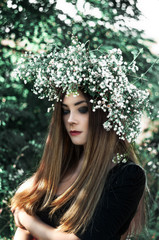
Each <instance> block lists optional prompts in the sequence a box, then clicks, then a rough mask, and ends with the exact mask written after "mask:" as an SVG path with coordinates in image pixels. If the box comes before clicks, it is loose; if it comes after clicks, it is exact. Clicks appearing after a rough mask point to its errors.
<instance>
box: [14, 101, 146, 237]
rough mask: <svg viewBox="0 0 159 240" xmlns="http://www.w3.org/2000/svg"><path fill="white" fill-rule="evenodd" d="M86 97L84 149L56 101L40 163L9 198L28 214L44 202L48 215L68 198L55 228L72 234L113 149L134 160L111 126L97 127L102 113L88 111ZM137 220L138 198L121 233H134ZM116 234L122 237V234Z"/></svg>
mask: <svg viewBox="0 0 159 240" xmlns="http://www.w3.org/2000/svg"><path fill="white" fill-rule="evenodd" d="M86 100H87V102H88V109H89V133H88V140H87V143H86V145H85V148H84V149H83V147H82V146H75V145H73V144H72V142H71V140H70V138H69V136H68V134H67V132H66V130H65V127H64V124H63V120H62V112H61V103H57V104H56V106H55V110H54V113H53V117H52V119H51V123H50V126H49V132H48V137H47V140H46V144H45V148H44V153H43V156H42V159H41V162H40V165H39V167H38V169H37V171H36V172H35V174H34V175H33V177H32V178H31V179H32V181H31V180H28V181H27V182H29V186H27V187H26V188H25V189H23V190H21V191H17V193H16V194H15V195H14V197H13V198H12V201H11V205H12V207H13V208H16V207H19V208H24V209H25V211H26V212H27V213H29V214H31V215H34V214H35V213H36V212H37V211H42V210H44V209H45V208H48V207H49V208H50V216H52V215H53V213H54V212H55V211H56V210H57V209H59V208H60V207H62V206H63V205H64V204H65V203H66V202H68V201H69V200H71V201H72V202H71V205H70V207H69V209H68V210H67V211H66V213H65V214H64V215H63V216H62V218H61V219H60V225H59V227H58V228H59V229H60V230H62V231H67V232H74V233H76V232H77V231H78V230H83V231H84V230H85V228H86V226H87V225H88V223H89V221H90V219H91V218H92V216H93V213H94V211H95V208H96V206H97V203H98V201H99V199H100V197H101V195H102V191H103V188H104V184H105V181H106V178H107V174H108V172H109V170H110V169H111V163H112V161H111V160H112V158H113V156H114V154H115V153H117V152H118V153H122V154H123V153H127V154H128V157H129V159H131V160H132V161H134V162H137V158H136V155H135V153H134V151H133V148H132V146H131V145H130V144H129V143H128V142H127V141H126V140H120V139H119V138H118V136H117V135H116V133H115V132H114V131H113V130H111V131H105V130H104V129H103V122H105V120H106V114H105V113H104V112H103V111H102V110H100V109H98V110H96V112H95V113H94V112H92V110H91V109H92V106H91V103H90V102H89V99H88V97H86ZM82 153H83V154H84V160H83V165H82V169H81V171H80V173H79V176H78V177H77V179H76V180H75V182H74V183H73V184H72V185H71V186H70V187H69V188H68V189H67V190H66V191H65V192H64V193H63V194H62V195H60V196H58V197H56V198H55V196H56V191H57V188H58V185H59V182H60V180H61V179H62V178H63V176H64V175H65V174H66V173H67V172H68V171H70V170H73V169H74V168H75V167H76V166H77V164H78V162H79V160H80V158H81V155H82ZM24 185H25V184H24ZM134 222H135V223H137V224H134ZM143 222H144V210H143V200H141V201H140V204H139V208H138V211H137V214H136V215H135V217H134V219H133V221H132V224H130V228H129V231H128V233H127V234H126V235H128V234H129V233H132V230H133V232H137V230H138V226H139V225H142V223H143ZM122 239H126V236H123V238H122Z"/></svg>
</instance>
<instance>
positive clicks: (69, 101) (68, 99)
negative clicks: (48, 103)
mask: <svg viewBox="0 0 159 240" xmlns="http://www.w3.org/2000/svg"><path fill="white" fill-rule="evenodd" d="M78 94H79V95H77V96H75V95H73V93H71V94H69V95H65V97H64V99H63V101H62V103H63V104H65V105H74V104H75V103H77V102H80V101H86V98H85V97H84V95H83V94H82V93H80V92H79V93H78Z"/></svg>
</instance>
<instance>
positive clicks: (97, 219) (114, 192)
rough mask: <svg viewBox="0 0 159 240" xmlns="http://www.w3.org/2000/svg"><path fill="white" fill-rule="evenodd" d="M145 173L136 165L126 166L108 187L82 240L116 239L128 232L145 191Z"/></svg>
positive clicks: (80, 236) (81, 236) (81, 237)
mask: <svg viewBox="0 0 159 240" xmlns="http://www.w3.org/2000/svg"><path fill="white" fill-rule="evenodd" d="M145 179H146V178H145V173H144V170H143V169H142V168H141V167H140V166H138V165H136V164H128V165H125V166H123V167H122V168H121V169H120V170H119V171H118V172H117V174H116V175H115V177H114V178H112V179H110V180H109V181H108V182H109V184H107V185H106V187H105V188H104V192H103V195H102V197H101V199H100V201H99V204H98V205H97V208H96V211H95V213H94V215H93V218H92V220H91V222H90V224H89V225H88V227H87V229H86V231H85V232H84V233H83V234H82V233H80V232H78V233H77V236H78V237H79V238H80V239H81V240H99V239H100V240H116V239H120V236H121V235H122V234H123V233H124V232H125V231H126V230H127V228H128V226H129V224H130V222H131V220H132V218H133V216H134V214H135V212H136V209H137V206H138V203H139V201H140V198H141V196H142V194H143V191H144V188H145Z"/></svg>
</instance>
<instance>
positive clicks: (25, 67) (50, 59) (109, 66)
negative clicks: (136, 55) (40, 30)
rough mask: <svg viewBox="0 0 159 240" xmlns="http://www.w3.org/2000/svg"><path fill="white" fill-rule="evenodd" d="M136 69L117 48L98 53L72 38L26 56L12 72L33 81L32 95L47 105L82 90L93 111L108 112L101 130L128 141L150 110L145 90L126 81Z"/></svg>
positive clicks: (138, 130) (134, 135)
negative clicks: (42, 51)
mask: <svg viewBox="0 0 159 240" xmlns="http://www.w3.org/2000/svg"><path fill="white" fill-rule="evenodd" d="M137 70H138V67H137V66H136V62H135V60H134V61H132V62H131V63H130V64H128V63H126V62H125V61H124V60H123V56H122V52H121V50H120V49H116V48H115V49H112V50H109V51H108V52H107V53H103V54H101V53H100V54H99V51H98V50H97V51H95V50H93V51H90V50H88V49H87V48H86V44H83V43H81V42H79V41H78V39H77V38H76V37H72V41H71V45H70V46H69V47H64V48H63V49H60V50H59V49H58V48H57V47H55V46H54V47H53V48H52V49H51V50H49V51H48V52H45V53H41V54H32V53H26V54H25V55H24V56H23V57H22V58H21V60H20V63H19V64H18V67H17V69H16V73H17V74H18V76H19V77H20V78H21V79H23V80H24V82H25V83H27V82H28V81H33V82H34V87H33V92H34V93H35V94H37V95H38V96H39V98H41V99H43V98H47V99H48V101H50V102H54V101H56V102H57V101H61V96H62V94H63V93H66V94H67V95H69V94H70V93H73V94H74V96H76V95H78V89H79V88H82V89H83V91H84V92H85V93H88V94H89V95H90V102H91V103H92V110H93V111H96V109H99V108H100V109H102V110H103V111H104V112H107V113H108V115H107V120H106V121H105V122H104V123H103V127H104V129H105V130H106V131H109V130H110V129H113V130H114V131H115V132H116V134H117V135H118V136H119V138H120V139H123V140H124V139H125V138H126V139H127V140H128V141H129V142H132V141H134V140H135V139H136V137H137V136H138V134H139V132H140V122H141V115H142V112H143V110H144V109H146V108H149V107H150V105H149V100H148V98H149V92H148V90H141V89H139V88H137V87H136V86H135V85H134V84H132V83H131V82H130V81H129V79H128V76H129V75H130V74H132V73H133V74H135V73H136V71H137Z"/></svg>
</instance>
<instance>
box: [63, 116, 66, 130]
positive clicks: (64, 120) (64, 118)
mask: <svg viewBox="0 0 159 240" xmlns="http://www.w3.org/2000/svg"><path fill="white" fill-rule="evenodd" d="M63 123H64V126H65V128H66V127H67V117H66V116H64V117H63Z"/></svg>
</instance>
